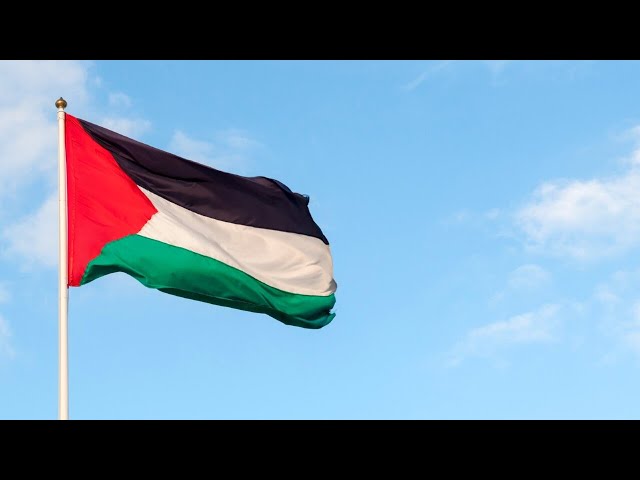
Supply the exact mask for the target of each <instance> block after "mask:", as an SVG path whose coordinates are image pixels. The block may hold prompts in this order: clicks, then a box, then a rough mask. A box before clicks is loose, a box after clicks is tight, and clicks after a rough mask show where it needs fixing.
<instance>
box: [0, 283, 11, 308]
mask: <svg viewBox="0 0 640 480" xmlns="http://www.w3.org/2000/svg"><path fill="white" fill-rule="evenodd" d="M10 299H11V294H10V293H9V289H8V288H7V286H6V285H5V284H4V283H0V303H7V302H8V301H9V300H10Z"/></svg>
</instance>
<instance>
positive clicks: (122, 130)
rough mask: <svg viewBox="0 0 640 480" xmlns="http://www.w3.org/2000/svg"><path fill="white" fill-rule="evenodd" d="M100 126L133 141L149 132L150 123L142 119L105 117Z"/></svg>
mask: <svg viewBox="0 0 640 480" xmlns="http://www.w3.org/2000/svg"><path fill="white" fill-rule="evenodd" d="M100 125H101V126H103V127H104V128H108V129H109V130H113V131H114V132H117V133H119V134H121V135H125V136H127V137H132V138H134V139H137V137H140V136H141V135H143V134H145V133H146V132H148V131H149V130H151V122H150V121H149V120H145V119H143V118H127V117H105V118H103V119H102V121H101V122H100Z"/></svg>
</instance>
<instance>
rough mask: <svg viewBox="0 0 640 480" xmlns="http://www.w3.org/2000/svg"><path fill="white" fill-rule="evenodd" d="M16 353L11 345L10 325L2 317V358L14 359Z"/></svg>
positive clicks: (0, 351)
mask: <svg viewBox="0 0 640 480" xmlns="http://www.w3.org/2000/svg"><path fill="white" fill-rule="evenodd" d="M14 355H15V351H14V350H13V347H12V345H11V330H10V329H9V323H8V322H7V321H6V320H5V319H4V317H2V315H0V356H1V357H9V358H11V357H13V356H14Z"/></svg>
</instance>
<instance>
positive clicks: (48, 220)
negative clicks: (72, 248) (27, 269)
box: [2, 194, 58, 267]
mask: <svg viewBox="0 0 640 480" xmlns="http://www.w3.org/2000/svg"><path fill="white" fill-rule="evenodd" d="M2 237H3V240H4V241H5V242H6V245H7V247H6V249H5V251H4V252H3V253H4V254H6V255H8V256H14V255H19V256H21V257H24V258H25V259H26V266H31V265H33V264H43V265H45V266H48V267H53V266H56V265H57V264H58V196H57V194H56V195H53V196H51V197H49V198H48V199H47V200H46V201H45V202H44V204H42V206H40V208H39V209H38V210H37V211H36V212H34V213H31V214H29V215H27V216H26V217H24V218H22V219H21V220H19V221H18V222H17V223H15V224H13V225H10V226H9V227H7V228H6V229H5V230H4V231H3V232H2Z"/></svg>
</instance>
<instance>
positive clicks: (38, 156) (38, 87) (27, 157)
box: [0, 61, 150, 267]
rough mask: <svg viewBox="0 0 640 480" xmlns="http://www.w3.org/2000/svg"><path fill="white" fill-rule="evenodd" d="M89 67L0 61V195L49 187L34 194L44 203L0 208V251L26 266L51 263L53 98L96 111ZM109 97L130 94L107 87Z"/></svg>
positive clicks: (121, 126) (137, 130)
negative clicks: (25, 209)
mask: <svg viewBox="0 0 640 480" xmlns="http://www.w3.org/2000/svg"><path fill="white" fill-rule="evenodd" d="M90 70H91V64H90V63H89V62H77V61H2V62H0V90H1V91H6V92H11V95H10V96H9V97H8V100H7V101H5V102H4V103H3V104H2V105H0V169H1V170H2V173H3V174H2V176H1V177H0V200H2V197H12V198H15V199H23V200H24V199H31V198H33V197H34V196H35V194H34V192H33V191H32V190H31V191H30V190H29V188H30V186H31V185H35V184H38V183H40V184H39V187H40V188H41V187H42V185H44V186H45V188H47V189H50V190H49V192H50V193H49V195H46V194H45V195H44V196H42V197H40V195H41V193H40V192H38V194H37V197H40V198H44V199H45V200H44V203H42V204H41V205H40V206H39V207H36V208H33V209H32V210H31V212H29V213H27V214H25V215H23V216H22V218H19V217H18V218H17V219H16V214H19V213H20V206H18V205H15V206H14V207H13V208H11V209H8V210H7V209H5V210H0V216H2V217H4V218H0V221H1V222H2V223H1V224H0V253H2V254H3V256H4V258H5V259H7V258H8V257H10V258H13V257H16V260H18V259H19V260H20V261H21V262H22V264H23V265H27V266H29V265H36V264H40V265H44V266H49V267H51V266H55V265H56V242H57V215H58V214H57V200H56V195H57V194H56V192H55V191H52V190H54V189H55V179H56V171H57V155H56V147H57V146H56V142H57V124H56V116H55V108H54V106H53V103H54V101H55V99H56V98H58V97H59V96H64V97H65V98H67V99H68V100H71V101H70V106H71V105H72V106H73V111H74V112H82V111H83V110H86V109H87V107H88V106H91V111H94V112H98V111H100V110H101V109H100V108H99V106H97V105H95V100H94V97H95V93H96V92H95V90H96V89H97V88H101V87H100V84H99V82H96V78H95V77H93V78H92V77H91V76H90ZM109 103H110V106H111V107H114V106H120V107H125V108H127V107H128V106H129V105H130V104H131V99H130V98H129V97H128V96H127V95H125V94H124V93H122V92H113V93H111V94H110V95H109ZM103 107H104V106H103ZM102 110H104V108H103V109H102ZM95 121H97V122H98V123H101V124H102V125H104V126H105V127H107V128H111V129H113V130H116V131H118V132H120V133H123V134H125V135H129V136H134V137H136V136H139V135H142V134H143V133H144V132H146V131H148V130H149V128H150V123H149V122H148V121H147V120H144V119H134V118H129V117H126V116H120V117H116V116H107V117H106V118H105V117H102V120H101V117H100V116H99V115H97V119H95ZM25 192H30V194H27V193H25ZM23 193H24V194H23ZM18 194H20V195H18ZM37 197H36V198H37ZM4 201H6V200H4ZM16 203H17V202H16Z"/></svg>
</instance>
